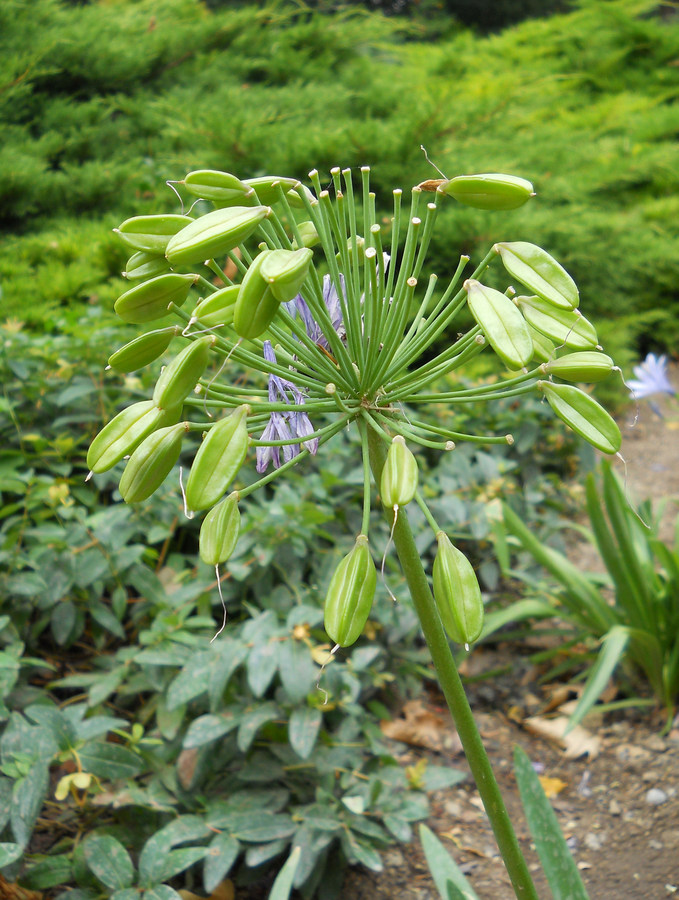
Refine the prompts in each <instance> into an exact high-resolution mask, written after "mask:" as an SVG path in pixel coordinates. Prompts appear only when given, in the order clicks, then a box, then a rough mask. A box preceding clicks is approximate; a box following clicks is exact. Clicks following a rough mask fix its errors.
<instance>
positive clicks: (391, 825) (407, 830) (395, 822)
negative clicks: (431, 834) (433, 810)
mask: <svg viewBox="0 0 679 900" xmlns="http://www.w3.org/2000/svg"><path fill="white" fill-rule="evenodd" d="M383 821H384V825H385V827H386V828H388V829H389V831H390V832H391V833H392V834H393V835H394V837H395V838H396V840H397V841H401V843H403V844H406V843H408V841H410V839H411V838H412V836H413V830H412V828H411V827H410V823H409V822H407V821H406V820H405V819H402V818H401V816H398V815H391V814H389V813H388V814H387V815H385V816H384V819H383Z"/></svg>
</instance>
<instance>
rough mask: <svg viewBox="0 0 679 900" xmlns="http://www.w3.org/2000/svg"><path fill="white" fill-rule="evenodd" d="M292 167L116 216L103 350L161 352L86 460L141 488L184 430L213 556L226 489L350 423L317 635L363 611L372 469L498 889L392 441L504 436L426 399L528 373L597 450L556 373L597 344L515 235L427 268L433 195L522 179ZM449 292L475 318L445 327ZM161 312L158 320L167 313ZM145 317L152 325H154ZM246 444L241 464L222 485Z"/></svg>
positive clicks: (175, 453)
mask: <svg viewBox="0 0 679 900" xmlns="http://www.w3.org/2000/svg"><path fill="white" fill-rule="evenodd" d="M309 179H310V183H311V186H312V189H309V188H307V187H305V186H303V185H302V184H301V183H300V182H297V181H295V180H294V179H290V178H275V177H265V178H256V179H250V180H247V179H246V180H242V181H241V180H239V179H238V178H236V177H235V176H234V175H231V174H228V173H224V172H216V171H209V170H203V171H197V172H191V173H189V174H188V175H186V176H185V178H184V179H183V180H182V181H180V182H177V188H178V191H179V192H180V194H181V195H182V196H184V197H185V198H186V199H187V200H188V201H189V202H190V203H194V204H195V205H194V206H191V208H190V210H189V213H188V214H185V213H184V211H183V209H182V211H181V214H176V213H175V214H169V215H157V216H139V217H134V218H131V219H128V220H127V221H125V222H123V223H122V225H121V226H120V228H119V229H117V231H118V234H119V236H120V238H121V239H122V240H123V241H124V242H125V244H126V245H127V246H128V247H129V249H130V252H131V257H130V259H129V261H128V264H127V268H126V272H125V275H126V277H127V278H128V279H129V280H130V281H132V282H134V285H133V286H132V287H131V288H130V289H129V290H128V291H126V292H125V293H124V294H123V295H122V296H121V297H120V298H119V299H118V300H117V302H116V304H115V310H116V312H117V313H118V315H119V316H120V317H121V318H122V319H123V320H124V321H126V322H130V323H132V324H140V325H143V326H145V332H144V333H143V334H142V335H140V336H138V337H136V338H135V339H134V340H132V341H131V342H130V343H129V344H127V345H126V346H124V347H122V348H120V349H119V350H117V351H116V352H115V353H113V355H112V356H111V357H110V359H109V364H110V366H111V367H113V368H114V369H116V370H118V371H121V372H130V371H134V370H136V369H138V368H140V367H142V366H145V365H148V364H149V363H150V362H152V361H153V360H155V359H157V358H158V357H160V356H161V355H162V354H163V353H165V352H166V350H167V349H168V347H169V346H170V345H172V347H171V349H172V351H174V354H175V355H174V356H173V358H172V359H171V361H170V362H169V364H168V365H167V366H166V367H165V368H164V369H163V370H162V373H161V375H160V377H159V379H158V382H157V384H156V388H155V390H154V393H153V397H152V398H151V399H149V400H148V401H142V402H139V403H135V404H133V405H132V406H130V407H129V408H127V409H125V410H123V412H121V413H119V414H118V416H116V417H115V418H114V419H113V420H112V421H111V422H109V423H108V425H106V426H105V428H104V429H103V430H102V431H101V432H100V434H99V435H97V437H96V438H95V440H94V441H93V443H92V446H91V447H90V451H89V455H88V464H89V466H90V469H91V470H92V472H95V473H96V472H103V471H106V470H108V469H110V468H112V467H113V466H115V465H116V464H117V463H118V462H120V461H121V460H122V459H123V458H125V457H129V459H128V461H127V464H126V467H125V469H124V471H123V474H122V478H121V494H122V496H123V497H124V499H125V500H127V501H128V502H137V501H143V500H144V499H146V498H147V497H148V496H150V495H151V493H153V491H154V490H156V489H157V488H158V487H159V486H160V484H161V483H162V481H163V480H164V478H165V477H166V475H167V474H168V473H169V472H170V471H171V470H172V468H173V466H174V465H175V463H176V461H177V460H178V458H179V456H180V453H181V452H182V450H183V451H184V452H185V451H186V449H187V445H189V444H190V447H191V452H192V453H193V463H192V465H191V467H190V471H189V474H188V478H187V479H186V482H185V484H183V485H182V490H183V495H184V505H185V509H186V512H187V515H193V514H194V513H201V514H203V513H204V514H205V516H204V519H203V524H202V528H201V534H200V553H201V556H202V558H203V559H204V561H205V562H206V563H208V564H210V565H215V566H219V565H220V564H222V563H224V562H225V561H226V560H227V559H228V557H229V556H230V554H231V553H232V552H233V549H234V547H235V546H236V543H237V540H238V532H239V527H240V511H241V509H245V508H246V505H245V504H244V501H245V500H246V499H247V497H248V496H249V495H250V494H252V493H253V492H254V491H256V490H258V489H259V488H260V487H262V486H263V485H265V484H269V483H271V482H272V481H275V480H276V479H277V478H280V477H283V476H284V473H285V472H286V470H287V469H288V468H290V467H291V466H292V465H296V464H299V463H300V462H302V461H303V460H304V458H305V457H308V456H311V455H315V454H317V453H322V452H323V448H324V445H325V444H327V443H328V442H330V441H331V440H332V439H333V437H334V436H336V435H337V434H338V433H339V432H340V431H342V430H343V429H345V428H346V427H347V426H353V427H356V428H357V429H358V433H359V435H360V442H361V447H362V452H363V469H364V474H365V478H364V480H365V486H364V508H363V521H362V526H361V532H360V534H358V535H357V536H356V542H355V545H354V548H353V550H352V551H351V552H350V553H349V554H348V555H347V556H346V557H345V558H344V559H343V560H342V562H341V563H340V565H339V567H338V569H337V571H336V572H335V575H334V576H333V578H332V580H331V583H330V588H329V591H328V596H327V599H326V613H325V624H326V630H327V632H328V634H329V636H330V637H331V638H332V640H333V642H335V644H336V645H338V646H347V645H349V644H351V643H353V642H354V641H355V640H356V639H357V638H358V636H359V635H360V634H361V631H362V630H363V627H364V625H365V623H366V620H367V618H368V615H369V613H370V608H371V605H372V602H373V595H374V593H375V585H376V574H375V564H374V561H373V555H372V551H371V547H370V535H369V523H370V508H371V501H372V496H373V487H372V481H373V478H374V479H375V483H376V485H377V487H378V491H377V492H378V493H379V495H380V498H381V501H382V504H383V506H384V508H385V511H386V514H387V516H388V518H389V520H390V522H391V523H393V526H394V527H393V532H394V541H395V545H396V549H397V552H398V554H399V558H400V560H401V563H402V566H403V569H404V574H405V576H406V580H407V582H408V585H409V588H410V590H411V593H412V595H413V599H414V601H415V605H416V608H417V610H418V614H419V615H420V619H421V622H422V627H423V631H424V633H425V637H426V639H427V641H428V643H429V646H430V648H431V650H432V656H433V658H434V662H435V665H436V667H437V671H438V673H439V678H440V680H441V684H442V687H443V689H444V692H445V693H446V696H447V698H448V701H449V704H450V705H451V710H452V711H453V715H454V716H455V718H456V722H457V726H458V730H459V732H460V736H461V738H462V740H463V743H464V744H465V749H466V751H467V755H468V757H469V759H470V763H471V765H472V771H473V772H474V775H475V777H476V779H477V784H478V786H479V790H480V792H481V795H482V798H483V800H484V803H485V804H486V808H487V810H488V814H489V817H490V819H491V822H492V824H493V827H494V829H495V832H496V836H497V838H498V843H499V845H500V848H501V851H502V853H503V857H504V858H505V862H506V864H507V867H508V871H509V873H510V877H511V879H512V882H513V884H514V887H515V890H516V893H517V896H521V897H534V896H535V893H534V889H533V887H532V884H531V882H530V877H529V875H528V872H527V869H526V867H525V863H524V862H523V859H522V857H521V854H520V852H519V851H518V845H517V844H516V839H515V838H514V835H513V832H512V829H511V825H510V824H509V820H508V819H507V816H506V812H505V811H504V806H503V804H502V800H501V798H500V796H499V792H498V791H497V785H496V784H495V780H494V778H493V776H492V771H491V770H490V766H489V764H488V761H487V758H486V757H485V751H484V750H483V746H482V744H481V742H480V739H479V738H478V732H476V731H475V725H474V723H473V718H472V717H471V713H470V711H469V707H468V705H466V698H464V692H463V691H462V688H461V685H460V684H459V678H458V676H457V671H456V669H455V665H454V663H453V660H452V656H451V655H450V649H449V646H448V639H450V640H451V641H453V642H457V643H460V644H463V645H467V646H468V645H469V644H471V643H472V642H473V641H474V640H476V639H477V638H478V636H479V634H480V633H481V628H482V622H483V605H482V602H481V595H480V591H479V587H478V583H477V580H476V575H475V573H474V570H473V568H472V566H471V565H470V563H469V562H468V561H467V559H466V558H465V557H464V556H463V554H462V553H461V552H460V551H459V550H458V549H457V548H456V547H454V546H453V544H452V543H451V542H450V540H449V538H448V537H447V536H446V535H445V533H444V532H443V531H442V529H441V528H440V527H439V526H438V524H437V523H436V521H435V520H434V518H433V516H432V514H431V512H430V511H429V509H428V507H427V506H426V504H425V502H424V500H423V498H422V496H421V494H420V493H419V492H418V471H417V462H416V457H415V456H414V455H413V453H412V452H411V449H410V448H411V447H414V446H415V445H417V444H419V445H421V446H424V447H429V448H435V449H439V450H441V451H442V452H454V449H455V446H456V443H458V442H460V441H474V442H478V443H486V444H490V443H510V444H511V443H512V436H511V435H504V434H503V435H475V434H463V433H460V432H457V431H454V430H452V429H449V428H444V427H441V425H440V424H437V423H436V422H438V421H439V419H437V420H436V422H432V421H430V419H429V418H428V416H427V412H428V410H429V409H430V407H431V406H432V405H433V404H439V405H443V406H444V407H445V408H446V409H449V410H450V411H451V420H453V415H454V407H455V406H456V404H467V403H480V402H484V401H488V400H493V399H496V398H499V397H519V396H520V395H522V394H530V393H533V394H535V393H536V392H537V393H538V394H539V395H541V396H543V397H544V398H545V399H546V401H547V402H548V403H549V405H550V406H551V407H552V409H553V410H554V412H555V413H556V415H557V416H559V417H560V418H561V419H563V420H564V421H565V422H566V423H567V424H568V425H569V426H570V427H571V428H573V429H574V430H575V431H576V432H578V434H580V435H582V436H583V437H584V438H585V439H586V440H588V441H589V442H590V443H591V444H593V445H594V446H595V447H597V448H599V449H600V450H602V451H603V452H605V453H610V454H614V453H616V452H617V451H618V449H619V447H620V433H619V431H618V428H617V426H616V425H615V423H614V421H613V420H612V419H611V417H610V416H609V415H608V413H607V412H606V411H605V410H604V409H603V408H602V407H601V406H600V405H599V404H598V403H597V402H596V401H595V400H594V399H593V398H592V397H591V396H590V395H589V394H588V393H586V392H584V391H583V390H581V389H580V388H579V387H576V386H575V384H573V382H583V381H584V382H587V381H597V380H599V379H601V378H603V377H605V376H606V375H607V374H608V373H610V371H611V370H612V369H613V362H612V361H611V360H610V358H609V357H607V356H606V355H604V354H603V353H602V352H601V350H600V348H599V347H598V342H597V335H596V331H595V329H594V327H593V325H592V324H591V323H590V322H588V321H587V319H585V318H584V317H583V316H582V315H581V313H580V312H579V310H578V303H579V296H578V290H577V288H576V286H575V283H574V282H573V280H572V278H571V277H570V275H569V274H568V273H567V272H566V271H565V269H563V267H562V266H561V265H560V264H559V263H558V262H557V261H556V260H555V259H553V258H552V257H551V256H550V255H549V254H548V253H547V252H546V251H545V250H543V249H541V248H540V247H537V246H535V245H534V244H530V243H526V242H524V241H518V242H503V243H498V244H495V245H494V246H492V247H490V249H489V250H488V253H487V254H486V256H485V257H484V258H483V259H482V260H481V261H480V262H479V263H478V264H477V265H476V266H475V267H473V270H471V271H468V269H471V268H472V267H471V266H470V265H469V262H470V261H469V259H468V258H467V257H465V256H462V257H460V259H459V263H458V264H457V267H456V269H455V271H454V272H453V273H452V276H451V275H450V274H446V273H441V274H440V275H439V274H435V273H433V272H429V271H428V270H427V266H426V258H427V248H428V246H429V243H430V240H431V237H432V233H433V230H434V227H435V223H436V217H437V214H438V211H439V207H440V206H442V205H443V204H446V203H452V202H456V201H457V202H460V203H463V204H467V205H470V206H475V207H479V208H482V209H499V210H503V209H512V208H514V207H517V206H520V205H521V204H523V203H525V202H526V201H528V200H529V198H530V197H532V196H533V189H532V186H531V185H530V183H529V182H527V181H525V180H524V179H521V178H515V177H513V176H507V175H496V174H493V175H473V176H458V177H456V178H453V179H451V180H443V179H442V180H437V181H427V182H423V183H422V184H421V185H418V186H416V187H414V188H413V189H412V191H411V193H410V198H409V208H408V210H407V212H406V210H405V208H404V205H403V204H402V199H403V198H402V192H401V191H400V190H395V191H394V192H393V217H392V219H391V224H390V227H388V228H385V227H384V225H383V224H382V222H383V220H382V219H381V218H380V221H378V218H377V216H376V212H375V195H374V194H373V193H371V191H370V171H369V169H368V168H364V169H362V170H361V172H360V178H359V179H357V182H356V184H355V183H354V177H353V176H352V173H351V172H350V171H349V170H343V171H340V169H333V170H332V171H331V173H330V179H329V181H328V187H327V188H324V187H323V185H322V183H321V179H320V176H319V174H318V173H317V172H315V171H314V172H311V173H310V175H309ZM450 198H453V199H450ZM197 199H200V201H201V202H200V203H196V202H195V201H196V200H197ZM196 208H197V209H199V210H200V213H199V214H197V213H196V212H195V210H196ZM227 263H228V267H227ZM490 266H495V267H496V268H497V269H499V270H500V271H502V270H503V269H504V270H505V271H506V274H507V276H508V280H510V279H511V282H512V286H508V287H507V290H506V291H505V292H504V293H502V292H501V291H499V290H496V289H495V288H493V287H490V286H488V285H487V284H486V281H487V272H488V269H489V267H490ZM227 269H228V271H229V272H230V273H231V277H230V276H229V275H227V273H226V272H227ZM234 273H235V274H234ZM517 291H518V293H517ZM465 309H467V310H468V311H469V312H470V313H471V316H472V319H473V322H474V324H473V326H472V327H471V328H468V330H466V331H465V332H463V333H459V324H458V323H459V319H460V314H461V313H462V312H463V310H465ZM168 316H172V317H174V319H175V320H176V322H177V324H175V325H166V324H165V321H166V320H167V317H168ZM158 320H163V323H162V326H161V327H154V323H155V322H157V321H158ZM464 321H467V322H468V321H469V316H465V317H464ZM481 353H486V354H488V353H494V354H495V356H496V357H497V358H498V360H499V363H500V365H501V368H502V370H503V372H504V377H503V378H502V379H501V380H499V381H498V382H496V383H493V384H484V385H483V386H480V387H475V388H474V387H471V388H470V387H465V386H464V385H463V384H462V383H461V382H460V383H459V386H456V387H454V388H453V389H451V390H446V391H443V392H441V391H436V390H433V385H435V384H437V383H441V381H442V379H444V378H445V377H446V376H449V375H450V374H451V373H454V372H458V371H461V370H463V369H464V367H465V365H466V364H467V363H469V362H470V361H471V360H472V359H474V358H475V357H477V356H478V355H479V354H481ZM231 367H237V370H238V378H237V379H234V378H232V377H230V368H231ZM244 372H245V373H246V374H245V375H243V373H244ZM448 383H449V384H450V383H452V384H455V381H454V380H452V381H449V382H448ZM182 444H183V446H182ZM248 457H250V461H254V463H255V467H256V470H257V472H258V473H259V474H260V476H261V477H260V478H259V479H258V480H255V481H254V482H252V483H250V484H248V486H247V487H245V488H243V489H237V490H233V489H232V484H233V482H234V479H235V478H236V477H237V475H238V472H239V470H240V468H241V466H242V465H244V464H248ZM253 457H254V460H253V459H252V458H253ZM270 466H271V469H270V470H269V467H270ZM267 470H269V471H267ZM412 500H414V501H415V502H417V504H418V505H419V506H420V507H421V509H422V510H423V512H424V515H425V517H426V519H427V521H428V522H429V524H430V525H431V527H432V529H433V530H434V533H435V536H436V540H437V544H438V552H437V555H436V560H435V562H434V567H433V572H432V573H431V575H432V578H433V596H432V593H431V590H430V588H429V585H428V580H427V576H426V574H425V573H424V571H423V569H422V563H421V561H420V559H419V555H418V554H417V552H416V551H415V548H414V543H413V539H412V535H411V534H410V530H409V526H408V522H407V516H406V512H405V510H403V509H402V507H405V506H406V505H407V504H408V503H409V502H411V501H412ZM446 635H447V637H446Z"/></svg>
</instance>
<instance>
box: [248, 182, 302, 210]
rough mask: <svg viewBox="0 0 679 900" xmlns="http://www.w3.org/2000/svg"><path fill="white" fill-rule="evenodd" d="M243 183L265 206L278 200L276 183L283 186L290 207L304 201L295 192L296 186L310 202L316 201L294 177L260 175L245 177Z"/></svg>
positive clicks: (300, 205) (299, 204) (297, 205)
mask: <svg viewBox="0 0 679 900" xmlns="http://www.w3.org/2000/svg"><path fill="white" fill-rule="evenodd" d="M243 183H244V184H247V185H248V186H249V187H252V188H254V189H255V191H257V199H258V200H259V202H260V203H263V204H264V205H265V206H271V205H272V204H273V203H276V202H277V201H278V199H279V194H278V188H277V187H276V185H278V184H280V185H281V186H282V187H283V190H284V191H285V196H286V199H287V201H288V203H289V204H290V206H292V207H302V206H304V201H303V200H302V198H301V197H300V196H299V194H298V193H297V188H301V189H302V190H303V191H304V193H305V194H306V195H307V197H308V199H309V200H310V201H311V202H312V203H315V202H316V198H315V197H314V195H313V194H312V193H311V191H310V190H309V189H308V188H306V187H304V185H303V184H301V183H300V182H299V181H298V180H297V179H296V178H283V177H280V176H278V175H260V176H259V178H246V179H245V180H244V182H243Z"/></svg>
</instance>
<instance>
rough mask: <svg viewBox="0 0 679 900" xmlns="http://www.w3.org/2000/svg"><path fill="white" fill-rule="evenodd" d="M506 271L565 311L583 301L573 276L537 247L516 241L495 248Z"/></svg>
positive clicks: (497, 245)
mask: <svg viewBox="0 0 679 900" xmlns="http://www.w3.org/2000/svg"><path fill="white" fill-rule="evenodd" d="M495 251H496V252H497V253H499V254H500V256H501V258H502V263H503V265H504V267H505V269H506V270H507V271H508V272H509V274H510V275H511V276H512V278H516V279H517V280H518V281H520V282H521V284H524V285H525V286H526V287H527V288H528V289H529V290H530V291H532V292H533V293H534V294H537V295H538V297H542V299H543V300H546V301H547V302H548V303H553V304H554V306H558V307H561V308H562V309H575V307H576V306H577V305H578V303H579V302H580V295H579V293H578V288H577V285H576V284H575V282H574V281H573V279H572V278H571V276H570V275H569V274H568V272H567V271H566V270H565V269H564V267H563V266H562V265H561V264H560V263H558V262H557V261H556V260H555V259H554V257H552V256H550V255H549V253H547V251H546V250H543V249H542V247H538V246H537V244H529V243H528V242H527V241H515V242H513V243H509V244H508V243H502V244H496V245H495Z"/></svg>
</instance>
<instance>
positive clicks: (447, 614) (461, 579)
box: [433, 531, 483, 644]
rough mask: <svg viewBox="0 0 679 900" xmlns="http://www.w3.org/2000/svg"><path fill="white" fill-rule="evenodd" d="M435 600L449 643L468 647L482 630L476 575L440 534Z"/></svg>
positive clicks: (479, 596) (435, 574) (481, 613)
mask: <svg viewBox="0 0 679 900" xmlns="http://www.w3.org/2000/svg"><path fill="white" fill-rule="evenodd" d="M436 541H437V543H438V550H437V552H436V557H435V559H434V572H433V575H434V579H433V581H434V600H435V601H436V608H437V609H438V612H439V616H440V617H441V622H442V624H443V627H444V628H445V630H446V633H447V635H448V637H449V638H450V639H451V641H455V643H457V644H471V643H473V642H474V641H475V640H476V639H477V638H478V636H479V635H480V634H481V630H482V628H483V600H482V599H481V590H480V588H479V583H478V581H477V580H476V574H475V573H474V569H473V568H472V565H471V563H470V562H469V560H468V559H467V557H466V556H465V555H464V553H462V552H461V551H460V550H458V549H457V547H455V546H453V544H452V543H451V542H450V539H449V538H448V536H447V535H446V534H444V532H443V531H439V532H438V534H437V535H436Z"/></svg>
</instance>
